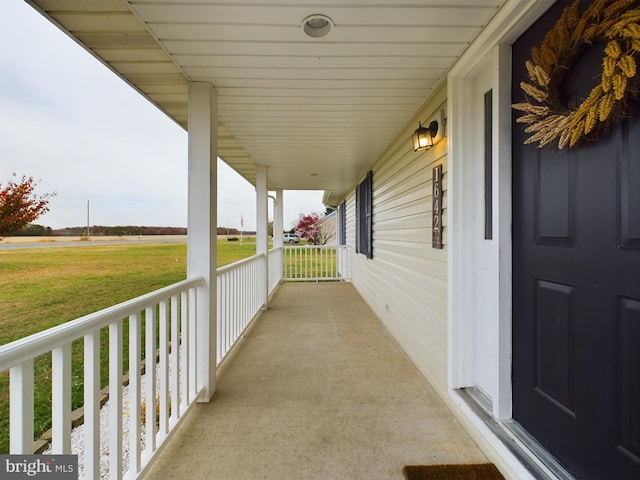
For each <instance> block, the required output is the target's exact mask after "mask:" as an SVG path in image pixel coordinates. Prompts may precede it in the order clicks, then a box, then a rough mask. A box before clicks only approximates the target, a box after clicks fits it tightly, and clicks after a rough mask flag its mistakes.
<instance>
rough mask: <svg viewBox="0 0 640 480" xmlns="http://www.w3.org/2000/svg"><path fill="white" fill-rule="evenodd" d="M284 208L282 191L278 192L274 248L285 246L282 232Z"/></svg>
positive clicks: (274, 220)
mask: <svg viewBox="0 0 640 480" xmlns="http://www.w3.org/2000/svg"><path fill="white" fill-rule="evenodd" d="M283 227H284V207H283V195H282V189H278V190H276V208H275V213H274V218H273V248H281V247H282V244H283V240H282V232H283V231H284V228H283Z"/></svg>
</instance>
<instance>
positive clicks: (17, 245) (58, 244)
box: [0, 238, 186, 250]
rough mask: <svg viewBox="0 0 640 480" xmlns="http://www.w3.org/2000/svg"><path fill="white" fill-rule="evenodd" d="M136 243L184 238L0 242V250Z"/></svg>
mask: <svg viewBox="0 0 640 480" xmlns="http://www.w3.org/2000/svg"><path fill="white" fill-rule="evenodd" d="M136 243H186V240H185V239H184V238H160V239H153V238H141V239H139V240H96V241H90V242H34V243H0V250H25V249H28V248H58V247H103V246H105V245H131V244H136Z"/></svg>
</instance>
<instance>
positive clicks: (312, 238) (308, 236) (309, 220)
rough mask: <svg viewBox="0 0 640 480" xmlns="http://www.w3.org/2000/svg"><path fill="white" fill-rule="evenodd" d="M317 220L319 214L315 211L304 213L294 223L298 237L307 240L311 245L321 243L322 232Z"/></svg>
mask: <svg viewBox="0 0 640 480" xmlns="http://www.w3.org/2000/svg"><path fill="white" fill-rule="evenodd" d="M318 220H320V215H318V214H317V213H311V214H309V215H305V216H304V217H302V218H301V219H300V221H299V222H298V225H296V233H297V234H298V235H299V236H300V238H303V239H305V240H307V242H309V243H311V244H313V245H321V244H322V232H321V230H320V226H319V225H318Z"/></svg>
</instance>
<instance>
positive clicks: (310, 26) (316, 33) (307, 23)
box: [301, 14, 335, 38]
mask: <svg viewBox="0 0 640 480" xmlns="http://www.w3.org/2000/svg"><path fill="white" fill-rule="evenodd" d="M301 26H302V29H303V30H304V33H306V34H307V35H308V36H310V37H311V38H320V37H324V36H325V35H327V34H328V33H329V32H330V31H331V30H333V27H334V26H335V24H334V23H333V20H331V19H330V18H329V17H327V16H326V15H320V14H316V15H310V16H308V17H307V18H305V19H304V20H303V21H302V24H301Z"/></svg>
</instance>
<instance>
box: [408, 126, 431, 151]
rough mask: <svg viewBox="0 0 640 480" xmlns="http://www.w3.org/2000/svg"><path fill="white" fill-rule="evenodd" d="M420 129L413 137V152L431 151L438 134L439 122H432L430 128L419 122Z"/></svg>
mask: <svg viewBox="0 0 640 480" xmlns="http://www.w3.org/2000/svg"><path fill="white" fill-rule="evenodd" d="M418 125H419V126H418V128H417V129H416V131H415V133H414V134H413V135H412V136H411V138H412V139H413V151H414V152H417V151H418V150H429V149H430V148H431V147H433V137H435V136H436V134H437V133H438V122H437V121H436V120H432V121H431V123H430V124H429V128H426V127H423V126H422V123H421V122H418Z"/></svg>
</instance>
